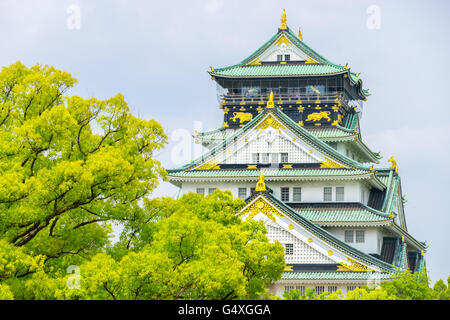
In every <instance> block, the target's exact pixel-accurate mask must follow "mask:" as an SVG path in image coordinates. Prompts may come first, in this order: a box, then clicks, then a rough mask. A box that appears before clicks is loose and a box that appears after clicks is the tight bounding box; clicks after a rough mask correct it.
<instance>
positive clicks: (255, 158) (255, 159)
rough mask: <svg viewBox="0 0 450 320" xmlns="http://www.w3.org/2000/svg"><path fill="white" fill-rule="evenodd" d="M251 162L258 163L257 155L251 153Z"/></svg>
mask: <svg viewBox="0 0 450 320" xmlns="http://www.w3.org/2000/svg"><path fill="white" fill-rule="evenodd" d="M252 162H253V163H259V153H253V154H252Z"/></svg>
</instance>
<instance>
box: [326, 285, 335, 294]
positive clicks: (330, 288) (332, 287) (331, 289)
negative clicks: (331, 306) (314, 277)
mask: <svg viewBox="0 0 450 320" xmlns="http://www.w3.org/2000/svg"><path fill="white" fill-rule="evenodd" d="M336 291H337V287H336V286H328V293H333V292H336Z"/></svg>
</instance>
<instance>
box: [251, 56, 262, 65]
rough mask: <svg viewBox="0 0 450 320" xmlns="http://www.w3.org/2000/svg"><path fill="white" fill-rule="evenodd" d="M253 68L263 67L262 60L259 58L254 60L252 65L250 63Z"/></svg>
mask: <svg viewBox="0 0 450 320" xmlns="http://www.w3.org/2000/svg"><path fill="white" fill-rule="evenodd" d="M250 65H251V66H259V65H261V60H260V59H259V58H258V59H256V60H254V61H253V62H252V63H250Z"/></svg>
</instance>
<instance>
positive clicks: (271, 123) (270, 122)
mask: <svg viewBox="0 0 450 320" xmlns="http://www.w3.org/2000/svg"><path fill="white" fill-rule="evenodd" d="M269 127H272V128H274V129H275V130H278V132H280V133H281V130H280V129H286V128H285V127H284V126H283V125H282V124H281V123H279V122H278V120H276V119H275V118H274V117H272V115H269V116H268V117H267V118H266V119H264V121H263V122H261V123H260V124H259V125H258V126H257V127H256V128H255V129H260V130H266V129H267V128H269Z"/></svg>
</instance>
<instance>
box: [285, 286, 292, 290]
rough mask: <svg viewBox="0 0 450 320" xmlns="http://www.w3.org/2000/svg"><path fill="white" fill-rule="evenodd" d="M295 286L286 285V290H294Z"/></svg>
mask: <svg viewBox="0 0 450 320" xmlns="http://www.w3.org/2000/svg"><path fill="white" fill-rule="evenodd" d="M293 289H294V286H284V291H289V290H293Z"/></svg>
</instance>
